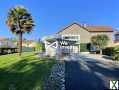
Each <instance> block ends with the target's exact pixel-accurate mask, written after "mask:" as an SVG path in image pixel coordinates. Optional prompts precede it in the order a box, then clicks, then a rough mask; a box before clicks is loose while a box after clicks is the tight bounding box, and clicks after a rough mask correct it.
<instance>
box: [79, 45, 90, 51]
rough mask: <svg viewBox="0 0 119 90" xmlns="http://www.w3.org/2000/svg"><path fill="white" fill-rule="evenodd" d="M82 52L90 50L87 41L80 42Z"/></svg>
mask: <svg viewBox="0 0 119 90" xmlns="http://www.w3.org/2000/svg"><path fill="white" fill-rule="evenodd" d="M80 52H89V46H88V44H87V43H81V44H80Z"/></svg>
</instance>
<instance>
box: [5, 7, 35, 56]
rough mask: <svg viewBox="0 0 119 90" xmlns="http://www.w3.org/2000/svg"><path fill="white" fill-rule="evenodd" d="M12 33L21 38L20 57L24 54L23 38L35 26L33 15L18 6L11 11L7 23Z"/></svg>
mask: <svg viewBox="0 0 119 90" xmlns="http://www.w3.org/2000/svg"><path fill="white" fill-rule="evenodd" d="M6 23H7V25H8V27H9V28H10V31H11V32H12V33H13V34H15V35H18V36H19V55H20V56H21V53H22V36H23V34H24V33H30V32H31V31H32V29H33V26H34V21H33V19H32V16H31V14H30V13H29V12H28V11H27V10H26V9H25V8H24V7H23V6H16V7H14V8H12V9H10V10H9V12H8V17H7V21H6Z"/></svg>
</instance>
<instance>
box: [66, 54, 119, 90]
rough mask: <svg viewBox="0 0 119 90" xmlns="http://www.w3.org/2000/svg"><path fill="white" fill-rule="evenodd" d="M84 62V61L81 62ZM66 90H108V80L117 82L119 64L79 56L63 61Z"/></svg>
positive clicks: (118, 78)
mask: <svg viewBox="0 0 119 90" xmlns="http://www.w3.org/2000/svg"><path fill="white" fill-rule="evenodd" d="M83 60H84V61H83ZM65 80H66V90H104V89H109V80H119V63H115V62H109V61H103V60H96V59H94V58H92V57H90V58H89V57H87V56H83V57H82V56H81V57H80V60H79V58H78V60H77V61H76V60H73V61H72V60H68V61H65Z"/></svg>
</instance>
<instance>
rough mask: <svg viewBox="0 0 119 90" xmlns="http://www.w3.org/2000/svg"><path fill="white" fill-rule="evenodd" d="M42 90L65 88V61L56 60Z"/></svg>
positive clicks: (62, 89)
mask: <svg viewBox="0 0 119 90" xmlns="http://www.w3.org/2000/svg"><path fill="white" fill-rule="evenodd" d="M44 90H65V63H64V62H61V61H57V63H56V64H55V65H54V66H53V68H52V70H51V74H50V76H49V78H48V80H47V82H46V84H45V87H44Z"/></svg>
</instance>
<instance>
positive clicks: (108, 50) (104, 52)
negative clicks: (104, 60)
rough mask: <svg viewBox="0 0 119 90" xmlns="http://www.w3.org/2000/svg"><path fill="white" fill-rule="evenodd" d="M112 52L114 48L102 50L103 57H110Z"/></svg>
mask: <svg viewBox="0 0 119 90" xmlns="http://www.w3.org/2000/svg"><path fill="white" fill-rule="evenodd" d="M113 52H114V47H107V48H105V49H103V50H102V54H103V55H107V56H112V55H113Z"/></svg>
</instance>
